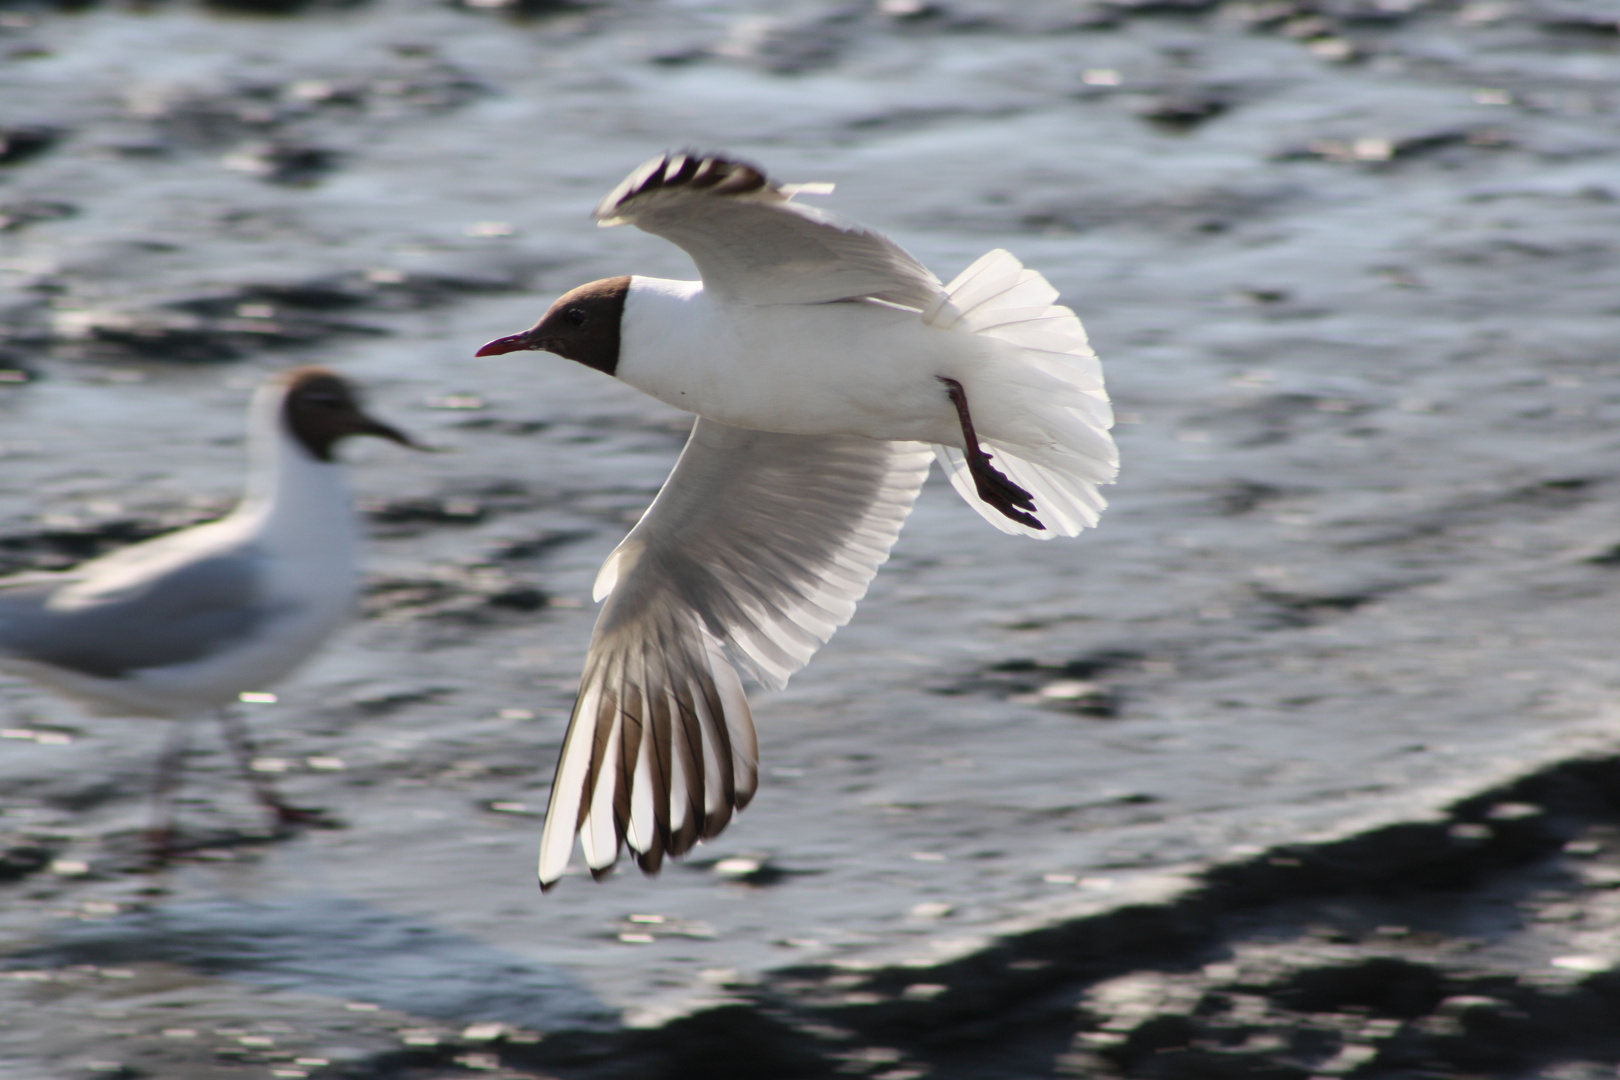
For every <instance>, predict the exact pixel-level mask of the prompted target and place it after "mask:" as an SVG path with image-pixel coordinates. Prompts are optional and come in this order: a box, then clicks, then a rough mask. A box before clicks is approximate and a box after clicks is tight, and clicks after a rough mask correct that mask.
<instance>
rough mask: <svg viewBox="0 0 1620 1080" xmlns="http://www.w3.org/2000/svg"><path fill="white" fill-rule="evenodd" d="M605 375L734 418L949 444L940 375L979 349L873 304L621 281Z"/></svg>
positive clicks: (802, 430) (764, 427) (955, 434)
mask: <svg viewBox="0 0 1620 1080" xmlns="http://www.w3.org/2000/svg"><path fill="white" fill-rule="evenodd" d="M621 336H622V339H621V345H620V354H619V366H618V370H617V371H616V372H615V374H616V375H617V376H618V377H619V378H620V379H622V380H624V381H625V382H627V383H629V384H630V385H631V386H634V387H636V388H637V389H638V390H641V391H643V392H645V393H648V394H651V395H652V396H653V397H656V398H658V399H659V400H660V401H664V402H668V403H669V404H671V405H673V406H675V407H676V408H678V409H684V410H686V411H687V412H693V413H697V414H699V415H701V416H705V417H708V418H710V419H712V420H717V421H719V422H721V423H723V424H731V425H733V426H736V427H745V428H753V429H755V430H760V431H778V432H783V433H786V434H801V435H863V436H866V437H867V438H873V439H916V440H920V441H923V442H938V443H949V444H953V445H954V444H959V443H960V442H961V434H960V430H959V428H958V425H957V418H956V413H955V410H954V408H953V407H952V405H951V403H950V399H949V398H948V397H947V396H946V392H945V386H944V385H943V384H942V383H941V382H940V381H939V380H940V378H941V377H947V378H961V377H962V373H963V371H964V370H965V369H967V368H971V367H972V366H973V365H974V361H975V360H976V359H977V357H978V354H979V352H980V351H981V349H980V347H979V346H978V344H977V343H976V341H975V339H974V338H973V337H972V336H970V335H967V334H960V333H956V332H953V331H949V330H938V329H934V328H932V327H927V326H924V325H923V323H922V320H921V318H920V317H919V316H918V314H917V313H916V312H914V311H907V310H904V309H900V308H894V307H889V306H887V305H882V304H873V303H849V304H815V305H798V304H782V305H772V306H762V307H750V306H744V305H731V304H715V303H711V302H710V301H709V299H708V298H707V297H706V296H705V295H704V293H703V291H702V284H701V283H700V282H695V281H692V282H687V281H664V280H661V279H657V278H641V277H638V278H635V279H633V282H632V285H631V289H630V295H629V298H628V300H627V302H626V305H625V316H624V319H623V322H622V324H621Z"/></svg>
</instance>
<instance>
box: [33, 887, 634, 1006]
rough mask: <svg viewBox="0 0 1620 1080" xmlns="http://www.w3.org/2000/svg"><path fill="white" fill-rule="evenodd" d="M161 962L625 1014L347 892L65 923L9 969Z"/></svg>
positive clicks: (313, 989)
mask: <svg viewBox="0 0 1620 1080" xmlns="http://www.w3.org/2000/svg"><path fill="white" fill-rule="evenodd" d="M153 962H162V963H171V964H177V965H180V966H182V967H186V968H189V969H191V970H193V971H197V972H201V973H204V974H207V975H212V976H214V977H216V978H221V979H231V980H238V981H242V982H247V983H251V984H253V985H256V986H264V987H269V988H271V989H275V990H288V991H295V992H299V993H306V994H321V995H325V996H328V997H335V998H343V999H349V1000H355V1001H364V1002H370V1003H373V1004H377V1005H382V1006H386V1007H388V1008H391V1009H398V1010H400V1011H401V1012H406V1013H410V1014H412V1015H415V1016H425V1017H432V1018H435V1019H441V1020H446V1021H458V1022H470V1021H504V1022H506V1023H510V1024H518V1025H522V1026H524V1027H526V1028H529V1029H530V1030H540V1031H547V1030H553V1029H558V1028H562V1029H572V1030H606V1029H611V1028H613V1027H615V1026H617V1016H616V1013H615V1012H614V1011H613V1010H610V1009H609V1008H608V1007H607V1006H606V1005H604V1004H603V1003H602V1002H601V1001H599V1000H598V999H597V998H596V997H595V996H594V995H593V994H591V993H590V992H589V991H588V990H586V989H585V988H584V987H583V986H581V985H580V984H579V983H578V982H577V981H576V980H574V979H573V978H572V977H571V976H570V975H568V974H567V973H566V972H565V971H564V970H563V969H562V968H560V967H556V966H554V965H550V964H542V963H538V962H536V961H533V960H530V959H528V958H526V957H522V956H519V955H517V954H514V953H507V952H502V951H500V950H498V949H496V948H493V947H491V946H489V945H486V944H484V943H483V942H480V941H477V940H475V939H473V938H468V937H464V936H462V935H459V934H455V933H452V932H450V931H447V930H443V929H440V928H438V927H435V926H431V925H428V924H425V923H418V922H415V921H413V920H410V919H406V918H403V917H401V916H397V915H394V914H392V913H390V912H387V911H384V910H382V909H379V908H376V907H372V906H371V905H369V904H365V903H361V902H360V901H357V900H350V899H347V898H344V897H339V896H323V895H306V896H296V897H288V898H284V899H275V900H261V901H251V900H235V899H218V900H203V901H194V902H189V903H182V904H173V905H169V906H164V907H154V908H151V909H149V910H145V911H136V912H130V913H128V914H123V915H119V916H116V917H114V918H109V919H101V920H97V921H94V922H87V923H66V924H59V925H58V926H56V927H55V928H53V930H52V931H51V932H50V934H49V936H48V938H47V939H46V941H45V943H44V944H41V945H38V946H35V947H33V948H30V949H25V950H22V951H20V952H13V953H12V954H10V956H8V957H7V958H6V961H5V966H6V967H8V968H12V969H15V968H20V967H38V966H47V967H65V966H68V965H73V964H95V965H98V966H103V965H120V964H135V963H153Z"/></svg>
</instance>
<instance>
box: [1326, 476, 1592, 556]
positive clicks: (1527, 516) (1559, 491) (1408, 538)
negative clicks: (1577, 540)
mask: <svg viewBox="0 0 1620 1080" xmlns="http://www.w3.org/2000/svg"><path fill="white" fill-rule="evenodd" d="M1610 479H1611V478H1609V477H1606V476H1573V477H1572V476H1563V477H1553V478H1550V479H1546V480H1538V481H1535V482H1533V483H1529V484H1520V485H1515V486H1513V487H1509V488H1505V489H1502V490H1498V491H1492V492H1483V493H1480V492H1471V493H1468V494H1466V495H1462V496H1458V497H1456V498H1452V499H1449V500H1442V501H1441V502H1440V504H1439V505H1438V506H1436V507H1434V508H1432V509H1427V510H1419V511H1414V512H1408V513H1404V514H1401V515H1400V516H1399V519H1398V520H1396V521H1393V522H1377V523H1373V522H1356V523H1352V524H1353V525H1356V526H1359V527H1360V529H1359V530H1358V531H1360V532H1361V535H1360V536H1358V537H1356V538H1354V539H1348V540H1344V541H1340V543H1341V544H1343V545H1344V546H1346V547H1375V546H1381V545H1385V544H1408V543H1414V542H1418V541H1422V540H1443V539H1444V538H1446V537H1448V536H1451V535H1454V534H1456V533H1458V532H1461V531H1463V530H1466V529H1470V528H1474V527H1477V526H1479V525H1483V524H1488V523H1491V522H1496V521H1501V520H1504V519H1506V520H1509V521H1512V522H1515V523H1531V522H1537V521H1546V520H1548V519H1550V518H1554V517H1558V516H1560V515H1563V514H1567V513H1570V512H1572V511H1574V510H1577V509H1579V508H1581V507H1583V506H1586V505H1587V504H1589V503H1591V502H1592V501H1593V500H1594V499H1598V498H1602V497H1603V488H1604V487H1606V486H1607V484H1608V482H1609V480H1610Z"/></svg>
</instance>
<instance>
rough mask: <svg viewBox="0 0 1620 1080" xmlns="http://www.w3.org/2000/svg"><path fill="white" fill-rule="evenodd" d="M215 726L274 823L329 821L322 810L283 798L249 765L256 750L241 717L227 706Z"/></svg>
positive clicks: (263, 775) (264, 777) (273, 786)
mask: <svg viewBox="0 0 1620 1080" xmlns="http://www.w3.org/2000/svg"><path fill="white" fill-rule="evenodd" d="M219 726H220V728H221V729H222V730H223V731H224V732H225V741H226V742H227V743H229V744H230V748H231V754H232V755H233V756H234V757H235V758H236V767H237V768H238V769H239V770H241V773H242V776H243V777H244V778H245V779H246V780H247V782H248V784H249V786H251V787H252V788H253V797H254V798H256V799H258V800H259V803H260V804H261V805H263V806H264V807H265V808H266V809H268V810H269V811H270V812H271V813H272V814H274V815H275V816H276V824H277V825H323V824H326V825H329V824H332V821H331V819H330V818H328V817H327V815H326V814H325V812H323V811H321V810H319V809H314V808H308V809H306V808H304V807H299V806H293V805H291V804H290V803H287V802H285V801H283V800H282V798H281V796H280V795H278V794H277V793H276V789H275V785H273V784H271V783H270V780H269V778H268V777H266V776H265V774H264V773H262V772H259V771H258V770H257V769H255V768H254V767H253V761H254V758H255V757H256V754H257V752H256V751H255V750H254V748H253V738H252V736H250V735H248V731H247V725H246V724H244V723H242V719H241V717H239V716H236V715H234V714H232V713H231V711H230V709H229V708H223V709H220V710H219Z"/></svg>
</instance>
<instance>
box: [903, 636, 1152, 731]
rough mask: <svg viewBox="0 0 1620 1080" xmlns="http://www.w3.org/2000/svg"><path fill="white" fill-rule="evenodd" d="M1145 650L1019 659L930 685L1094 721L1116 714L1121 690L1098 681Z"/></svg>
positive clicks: (935, 689)
mask: <svg viewBox="0 0 1620 1080" xmlns="http://www.w3.org/2000/svg"><path fill="white" fill-rule="evenodd" d="M1145 655H1146V654H1144V653H1143V652H1141V651H1139V650H1136V649H1101V650H1097V651H1095V652H1090V653H1086V654H1083V655H1081V656H1077V657H1075V658H1073V659H1072V660H1067V661H1062V662H1059V663H1042V662H1040V661H1037V660H1033V659H1026V658H1018V659H1013V660H1003V661H1000V662H999V663H995V664H990V665H988V666H986V667H984V668H982V669H980V670H978V671H974V672H970V673H968V674H966V675H963V676H960V677H958V678H956V679H952V680H950V681H948V682H942V683H939V684H936V685H934V686H931V687H929V689H930V690H931V691H933V692H934V693H936V694H946V695H951V696H955V695H958V694H988V695H990V696H993V697H999V698H1003V699H1005V700H1008V701H1012V702H1015V703H1017V704H1022V705H1042V706H1045V707H1048V708H1052V709H1056V710H1058V711H1062V712H1071V713H1074V714H1076V715H1078V716H1088V717H1093V718H1097V719H1109V718H1113V717H1116V716H1118V715H1119V713H1120V710H1121V708H1122V707H1123V697H1122V692H1121V690H1120V688H1119V687H1118V686H1117V685H1114V684H1112V683H1106V682H1102V681H1099V680H1101V679H1102V678H1103V677H1104V676H1106V675H1110V674H1114V673H1118V672H1120V671H1122V670H1124V669H1129V668H1135V667H1138V666H1139V665H1140V664H1141V662H1142V661H1143V659H1144V657H1145Z"/></svg>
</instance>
